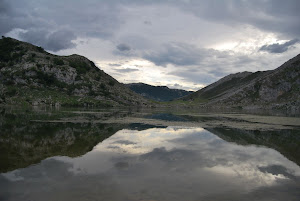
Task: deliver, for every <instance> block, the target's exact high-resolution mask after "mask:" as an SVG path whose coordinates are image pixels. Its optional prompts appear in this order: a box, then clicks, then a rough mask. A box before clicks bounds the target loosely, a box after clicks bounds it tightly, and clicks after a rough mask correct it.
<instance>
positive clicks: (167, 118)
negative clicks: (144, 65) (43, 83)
mask: <svg viewBox="0 0 300 201" xmlns="http://www.w3.org/2000/svg"><path fill="white" fill-rule="evenodd" d="M0 111H1V115H0V119H1V125H0V127H1V134H0V145H1V146H0V159H1V164H0V171H1V174H0V200H1V201H2V200H9V201H10V200H24V201H25V200H26V201H27V200H28V201H29V200H30V201H35V200H37V201H40V200H46V201H48V200H49V201H50V200H110V201H113V200H120V201H126V200H128V201H132V200H145V201H146V200H149V201H150V200H161V201H167V200H172V201H174V200H180V201H182V200H186V201H190V200H191V201H196V200H237V201H238V200H285V201H286V200H299V198H300V167H299V165H300V118H299V117H298V116H297V115H290V116H287V115H286V114H282V113H272V114H249V113H248V114H245V113H237V112H219V113H216V112H207V111H206V112H200V111H198V112H195V111H192V112H191V111H176V110H175V111H174V110H173V111H157V110H156V111H154V110H142V109H137V110H136V109H126V110H125V109H110V110H96V109H93V110H92V109H90V110H87V109H65V108H63V109H62V108H60V109H51V108H50V109H49V108H36V109H34V110H31V109H27V110H23V109H22V110H18V109H12V108H2V109H1V110H0Z"/></svg>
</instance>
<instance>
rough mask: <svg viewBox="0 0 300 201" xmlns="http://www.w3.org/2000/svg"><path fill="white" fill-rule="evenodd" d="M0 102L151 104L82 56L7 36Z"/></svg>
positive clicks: (1, 55)
mask: <svg viewBox="0 0 300 201" xmlns="http://www.w3.org/2000/svg"><path fill="white" fill-rule="evenodd" d="M0 104H10V105H15V104H18V105H41V104H43V105H55V106H58V105H65V106H124V105H126V106H128V105H136V106H138V105H142V106H149V105H150V103H149V101H148V100H146V99H144V98H143V97H142V96H140V95H138V94H136V93H134V92H133V91H131V90H130V89H129V88H128V87H126V86H125V85H124V84H121V83H119V82H118V81H117V80H115V79H114V78H112V77H111V76H109V75H108V74H106V73H105V72H104V71H102V70H100V69H99V68H98V67H96V66H95V64H94V63H93V62H92V61H90V60H88V59H87V58H85V57H83V56H80V55H75V54H73V55H71V56H57V55H53V54H50V53H48V52H46V51H45V50H44V49H43V48H41V47H37V46H34V45H32V44H29V43H25V42H21V41H18V40H15V39H12V38H8V37H2V39H0Z"/></svg>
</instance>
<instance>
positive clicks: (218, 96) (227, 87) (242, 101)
mask: <svg viewBox="0 0 300 201" xmlns="http://www.w3.org/2000/svg"><path fill="white" fill-rule="evenodd" d="M181 100H183V101H189V102H192V103H195V104H198V105H201V106H205V107H206V106H207V107H209V106H221V107H240V108H249V109H251V108H278V109H286V108H288V109H292V110H299V109H300V55H298V56H296V57H294V58H292V59H290V60H289V61H287V62H286V63H284V64H283V65H281V66H280V67H279V68H277V69H275V70H269V71H258V72H255V73H251V72H242V73H236V74H231V75H228V76H226V77H224V78H222V79H220V80H219V81H217V82H215V83H213V84H211V85H209V86H207V87H205V88H203V89H201V90H199V91H197V92H195V93H193V94H191V95H189V96H186V97H184V98H182V99H181Z"/></svg>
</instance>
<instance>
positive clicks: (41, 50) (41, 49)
mask: <svg viewBox="0 0 300 201" xmlns="http://www.w3.org/2000/svg"><path fill="white" fill-rule="evenodd" d="M36 49H37V51H39V52H45V50H44V48H42V47H36Z"/></svg>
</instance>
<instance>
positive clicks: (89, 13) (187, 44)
mask: <svg viewBox="0 0 300 201" xmlns="http://www.w3.org/2000/svg"><path fill="white" fill-rule="evenodd" d="M0 34H1V35H5V36H11V37H14V38H17V39H19V40H23V41H27V42H30V43H33V44H35V45H38V46H42V47H44V49H46V50H48V51H50V52H52V53H54V54H58V55H69V54H75V53H76V54H80V55H84V56H86V57H87V58H89V59H91V60H93V61H94V62H95V63H96V64H97V66H98V67H99V68H101V69H102V70H104V71H105V72H107V73H108V74H110V75H112V76H113V77H114V78H116V79H117V80H118V81H120V82H123V83H131V82H144V83H148V84H152V85H167V86H169V87H171V88H182V89H189V90H197V89H200V88H201V87H203V86H206V85H208V84H210V83H212V82H214V81H216V80H218V79H219V78H221V77H223V76H225V75H228V74H230V73H236V72H241V71H252V72H253V71H258V70H260V71H262V70H269V69H274V68H276V67H278V66H280V65H281V64H282V63H284V62H285V61H287V60H288V59H290V58H292V57H294V56H296V55H297V54H299V53H300V40H299V39H300V1H299V0H285V1H282V0H248V1H247V0H226V1H222V0H148V1H146V0H81V1H80V0H51V1H49V0H39V1H36V0H0Z"/></svg>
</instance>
